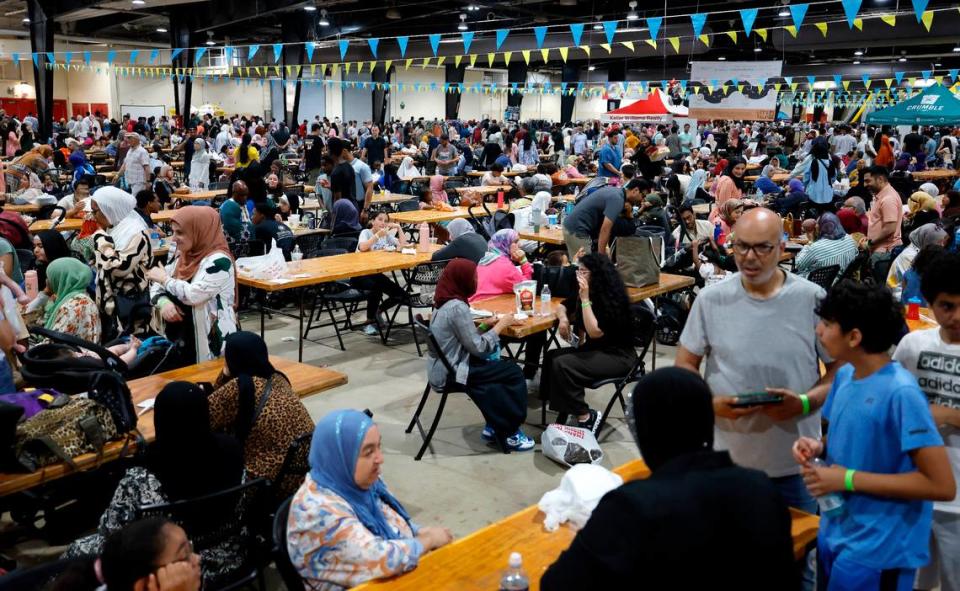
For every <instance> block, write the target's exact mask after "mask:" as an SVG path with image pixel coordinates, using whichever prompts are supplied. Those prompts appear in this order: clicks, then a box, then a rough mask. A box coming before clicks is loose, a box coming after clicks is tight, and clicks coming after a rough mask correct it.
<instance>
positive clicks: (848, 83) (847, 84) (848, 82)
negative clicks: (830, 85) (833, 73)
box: [843, 80, 850, 90]
mask: <svg viewBox="0 0 960 591" xmlns="http://www.w3.org/2000/svg"><path fill="white" fill-rule="evenodd" d="M843 89H844V90H849V89H850V81H849V80H844V81H843Z"/></svg>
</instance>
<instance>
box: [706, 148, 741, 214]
mask: <svg viewBox="0 0 960 591" xmlns="http://www.w3.org/2000/svg"><path fill="white" fill-rule="evenodd" d="M724 162H726V167H725V168H724V169H723V171H722V172H721V174H720V176H718V177H717V179H716V180H715V181H714V182H713V186H712V187H711V188H710V192H711V193H712V194H713V196H714V198H715V199H716V202H715V204H714V207H713V209H712V210H711V211H710V217H709V218H708V219H709V220H710V222H711V223H713V222H715V221H716V220H717V218H718V217H720V214H721V208H722V207H723V204H724V203H726V202H727V201H729V200H731V199H737V200H739V199H741V198H742V197H743V175H744V172H746V170H747V165H746V163H745V162H744V161H743V160H739V159H737V158H733V159H732V160H730V161H726V160H721V161H720V163H721V164H722V163H724ZM718 167H719V164H718Z"/></svg>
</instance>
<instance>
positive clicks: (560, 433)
mask: <svg viewBox="0 0 960 591" xmlns="http://www.w3.org/2000/svg"><path fill="white" fill-rule="evenodd" d="M540 445H541V447H542V448H543V455H545V456H546V457H548V458H550V459H551V460H553V461H555V462H557V463H560V464H563V465H564V466H574V465H576V464H599V463H600V461H601V460H603V450H602V449H600V444H599V443H597V438H596V437H595V436H594V435H593V432H592V431H590V430H589V429H583V428H580V427H570V426H568V425H559V424H556V423H554V424H552V425H549V426H548V427H547V430H546V431H544V432H543V435H542V436H541V438H540Z"/></svg>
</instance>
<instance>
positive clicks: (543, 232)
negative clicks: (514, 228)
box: [517, 226, 564, 245]
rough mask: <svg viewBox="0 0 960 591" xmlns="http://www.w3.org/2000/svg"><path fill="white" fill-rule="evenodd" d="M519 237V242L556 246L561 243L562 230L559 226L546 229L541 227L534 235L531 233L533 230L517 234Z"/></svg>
mask: <svg viewBox="0 0 960 591" xmlns="http://www.w3.org/2000/svg"><path fill="white" fill-rule="evenodd" d="M517 234H519V235H520V240H535V241H537V242H543V243H544V244H556V245H562V244H563V243H564V242H563V228H561V227H560V226H552V227H546V226H541V227H540V231H539V232H538V233H536V234H534V233H533V230H529V231H524V232H519V231H518V232H517Z"/></svg>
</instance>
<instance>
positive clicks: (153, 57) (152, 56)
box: [150, 49, 229, 64]
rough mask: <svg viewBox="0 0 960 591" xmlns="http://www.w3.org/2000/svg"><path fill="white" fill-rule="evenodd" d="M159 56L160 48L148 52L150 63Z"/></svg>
mask: <svg viewBox="0 0 960 591" xmlns="http://www.w3.org/2000/svg"><path fill="white" fill-rule="evenodd" d="M159 57H160V50H159V49H154V50H153V51H151V52H150V63H151V64H153V63H155V62H156V61H157V58H159ZM228 61H229V60H228Z"/></svg>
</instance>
